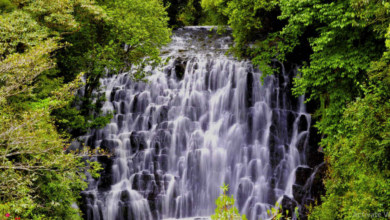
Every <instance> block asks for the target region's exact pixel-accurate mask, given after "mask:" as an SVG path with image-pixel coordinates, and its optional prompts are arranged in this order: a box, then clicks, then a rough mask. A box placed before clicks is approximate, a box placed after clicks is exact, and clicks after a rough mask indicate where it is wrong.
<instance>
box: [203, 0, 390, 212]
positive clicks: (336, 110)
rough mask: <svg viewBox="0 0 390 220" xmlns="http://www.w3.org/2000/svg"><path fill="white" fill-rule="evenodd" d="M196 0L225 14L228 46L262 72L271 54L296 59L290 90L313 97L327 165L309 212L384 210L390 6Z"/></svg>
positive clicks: (359, 0) (356, 0)
mask: <svg viewBox="0 0 390 220" xmlns="http://www.w3.org/2000/svg"><path fill="white" fill-rule="evenodd" d="M202 5H203V6H204V7H205V10H210V11H214V12H217V13H220V14H222V15H223V16H226V17H227V22H225V23H221V24H220V25H230V26H231V27H232V28H233V32H234V33H235V40H236V42H237V44H236V47H235V48H233V51H237V52H238V55H241V56H245V57H250V58H251V59H252V60H253V62H254V63H256V64H259V65H260V68H261V69H262V70H263V71H264V75H266V74H270V73H272V72H273V71H276V70H275V69H273V68H272V67H271V65H270V64H271V62H272V61H273V59H274V58H277V59H278V60H281V61H286V60H287V61H290V62H295V63H299V64H300V65H301V67H300V69H299V71H300V74H299V76H298V77H297V78H296V79H295V82H294V84H295V88H294V89H293V92H294V93H295V94H296V95H302V94H305V93H306V94H307V97H308V101H310V100H311V101H317V102H318V103H319V104H318V106H317V111H316V112H315V114H314V116H315V117H317V119H318V121H317V123H316V125H315V126H316V127H317V128H318V130H319V132H320V133H321V134H322V135H323V137H324V138H323V139H322V141H321V143H320V144H321V146H322V147H323V148H324V151H325V158H326V163H327V167H328V171H327V176H326V178H325V180H324V182H325V185H326V190H327V192H326V195H325V196H324V197H323V198H322V205H320V206H318V207H315V208H314V210H313V211H312V213H311V215H310V218H312V219H355V218H356V216H357V215H359V214H362V213H366V214H368V213H382V214H383V213H384V212H386V210H389V208H390V207H389V206H390V203H389V202H388V200H389V194H388V192H389V190H390V185H389V165H390V164H389V160H388V158H389V156H390V151H389V149H390V148H389V145H388V141H389V136H388V123H389V121H388V120H389V104H390V102H389V96H388V91H389V90H388V89H389V75H388V74H389V71H388V66H389V57H388V52H387V51H388V49H389V46H390V43H389V42H390V41H389V40H388V38H389V37H390V36H389V33H390V29H389V25H390V16H389V12H390V11H389V10H390V8H389V7H390V4H389V3H388V2H386V1H363V0H349V1H341V0H340V1H323V0H315V1H306V0H279V1H266V0H262V1H253V0H245V1H235V0H220V1H212V0H202ZM217 16H219V15H217ZM277 20H279V21H277ZM251 41H254V42H255V44H254V45H253V46H249V43H250V42H251ZM297 57H299V59H297ZM318 202H321V201H318Z"/></svg>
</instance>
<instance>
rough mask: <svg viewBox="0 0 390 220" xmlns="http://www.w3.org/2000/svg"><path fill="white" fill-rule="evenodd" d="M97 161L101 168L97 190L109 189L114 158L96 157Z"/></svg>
mask: <svg viewBox="0 0 390 220" xmlns="http://www.w3.org/2000/svg"><path fill="white" fill-rule="evenodd" d="M97 161H98V162H99V163H100V164H101V166H102V168H103V170H102V171H101V172H100V178H99V184H98V189H99V191H103V192H105V191H108V190H110V189H111V184H112V179H113V174H112V166H113V164H114V160H113V158H112V157H110V158H108V157H107V156H101V157H97Z"/></svg>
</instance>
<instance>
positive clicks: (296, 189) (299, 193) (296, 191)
mask: <svg viewBox="0 0 390 220" xmlns="http://www.w3.org/2000/svg"><path fill="white" fill-rule="evenodd" d="M293 196H294V199H295V200H296V201H298V202H301V201H302V199H303V197H304V196H305V190H304V189H303V186H299V185H297V184H294V185H293Z"/></svg>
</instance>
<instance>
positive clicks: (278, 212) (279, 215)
mask: <svg viewBox="0 0 390 220" xmlns="http://www.w3.org/2000/svg"><path fill="white" fill-rule="evenodd" d="M267 214H268V215H269V216H270V218H271V219H272V220H281V219H286V220H290V219H291V218H290V217H286V216H284V215H283V212H282V205H279V203H278V202H276V204H275V207H271V210H269V209H268V210H267ZM286 215H288V210H286Z"/></svg>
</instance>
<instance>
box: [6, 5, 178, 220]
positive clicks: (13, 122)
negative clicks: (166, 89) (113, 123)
mask: <svg viewBox="0 0 390 220" xmlns="http://www.w3.org/2000/svg"><path fill="white" fill-rule="evenodd" d="M167 21H168V18H167V16H166V12H165V9H164V7H163V5H162V3H161V2H160V1H158V0H146V1H141V0H131V1H130V0H117V1H92V0H66V1H49V0H25V1H20V0H1V1H0V215H1V217H4V216H5V215H6V217H11V218H14V217H15V219H17V218H22V219H80V218H81V213H80V212H79V210H78V209H77V208H75V206H74V205H73V204H75V203H76V201H77V199H78V198H79V193H80V191H81V190H82V189H85V188H86V187H87V183H86V182H85V178H86V176H85V171H86V170H88V171H89V173H90V174H91V175H92V177H97V176H98V174H97V171H99V169H100V166H99V165H98V164H97V163H96V162H89V161H88V160H86V159H83V158H85V157H82V156H83V155H81V154H79V153H68V152H67V151H66V148H67V145H68V143H69V138H70V137H75V136H78V135H81V134H84V133H85V132H86V131H88V129H91V128H97V127H102V126H104V125H105V124H106V123H107V122H109V119H110V117H111V115H109V114H108V115H102V114H101V112H100V107H101V106H99V105H100V103H101V102H100V101H101V100H102V98H101V97H95V95H94V93H92V91H93V90H95V89H97V88H98V87H99V79H100V78H101V77H103V76H104V75H105V74H106V73H107V72H110V71H112V70H115V71H116V72H117V71H119V70H122V71H124V70H125V69H126V68H128V67H129V66H130V65H138V66H140V67H142V66H143V65H145V64H146V63H148V64H153V65H156V64H157V63H159V62H160V59H159V57H158V55H159V50H158V48H159V47H160V46H161V45H164V44H166V43H168V42H169V40H170V29H169V28H168V27H167ZM124 45H127V46H126V50H124V48H125V46H124ZM145 57H147V59H145ZM143 74H144V73H142V72H141V71H138V72H135V73H134V74H133V75H132V76H133V77H134V78H135V79H140V78H142V77H143ZM80 89H81V90H80ZM77 91H82V92H81V94H83V95H80V96H77V97H76V96H74V94H75V93H76V92H77ZM77 105H78V108H76V106H77ZM85 153H87V154H86V156H87V157H88V153H90V152H85ZM72 205H73V207H72Z"/></svg>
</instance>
